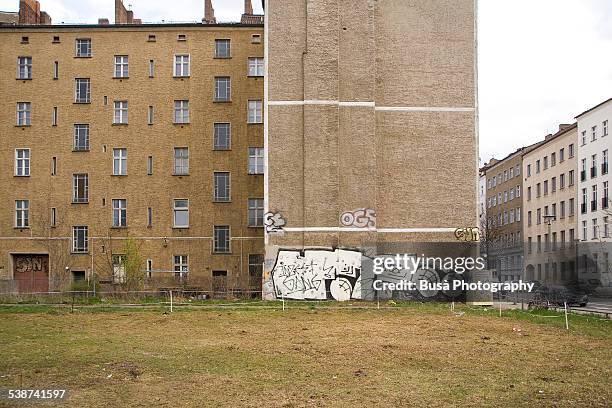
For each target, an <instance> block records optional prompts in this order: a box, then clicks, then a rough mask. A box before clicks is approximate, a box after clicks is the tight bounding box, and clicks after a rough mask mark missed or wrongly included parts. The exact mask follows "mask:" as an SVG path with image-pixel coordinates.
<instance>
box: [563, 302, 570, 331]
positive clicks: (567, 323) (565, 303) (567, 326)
mask: <svg viewBox="0 0 612 408" xmlns="http://www.w3.org/2000/svg"><path fill="white" fill-rule="evenodd" d="M563 305H564V306H565V330H569V322H568V321H567V302H563Z"/></svg>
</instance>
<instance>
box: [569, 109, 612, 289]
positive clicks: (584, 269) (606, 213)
mask: <svg viewBox="0 0 612 408" xmlns="http://www.w3.org/2000/svg"><path fill="white" fill-rule="evenodd" d="M611 118H612V99H608V100H607V101H605V102H603V103H601V104H599V105H597V106H595V107H593V108H591V109H589V110H587V111H586V112H583V113H581V114H580V115H578V116H577V117H576V120H577V121H578V144H577V146H578V149H577V150H578V171H579V173H580V179H579V190H578V192H577V193H578V202H579V203H580V212H579V215H578V230H579V238H580V239H581V240H582V241H583V243H582V244H581V246H580V247H581V251H580V254H579V268H578V269H579V274H580V280H583V281H586V282H589V280H592V283H593V284H598V282H599V283H601V284H602V285H604V286H608V287H609V286H612V278H611V275H612V270H611V269H612V263H611V259H610V253H612V210H611V208H612V201H611V197H612V196H611V195H610V182H611V181H612V176H610V151H611V150H612V137H611V136H610V122H609V121H610V119H611Z"/></svg>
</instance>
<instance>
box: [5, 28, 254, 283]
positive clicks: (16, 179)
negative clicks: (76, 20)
mask: <svg viewBox="0 0 612 408" xmlns="http://www.w3.org/2000/svg"><path fill="white" fill-rule="evenodd" d="M132 22H133V23H134V21H133V20H132ZM262 38H263V26H262V25H261V24H160V25H142V24H131V25H80V26H68V25H62V26H43V25H32V26H12V27H11V26H3V27H1V28H0V49H1V53H0V72H2V76H1V79H0V94H1V95H2V96H3V98H2V102H0V103H1V104H2V105H3V109H2V112H1V113H0V126H1V128H2V130H1V131H0V133H1V134H2V142H1V144H0V163H2V174H1V175H0V190H1V191H3V194H2V195H1V196H0V202H1V204H2V208H3V210H2V211H1V213H0V237H1V238H0V279H1V281H0V285H2V287H3V288H4V289H5V290H11V291H20V292H32V291H34V292H39V291H40V292H44V291H48V290H62V289H66V288H68V287H70V285H71V284H72V283H73V282H75V281H81V280H85V281H90V282H93V281H95V282H97V283H98V284H99V285H102V286H103V288H104V287H106V288H107V289H109V290H110V289H112V288H114V287H125V286H126V285H127V286H130V285H131V283H132V279H133V276H131V275H132V273H133V272H134V271H133V269H134V268H133V265H132V266H130V263H129V262H127V260H126V258H127V257H128V256H129V257H130V259H131V260H133V259H137V260H138V261H139V264H138V266H137V268H136V269H137V272H142V273H139V276H140V275H142V276H144V277H145V281H144V284H145V285H146V286H153V287H175V286H182V287H185V286H189V287H197V288H201V289H204V290H211V289H217V290H229V289H239V290H247V289H250V288H260V286H261V266H262V263H263V254H264V247H263V234H264V232H263V205H264V204H263V198H264V192H263V177H264V176H263V172H264V166H263V147H264V145H263V143H264V140H263V91H264V78H263V76H264V59H263V57H264V48H263V40H262ZM136 283H138V282H136ZM104 285H106V286H104Z"/></svg>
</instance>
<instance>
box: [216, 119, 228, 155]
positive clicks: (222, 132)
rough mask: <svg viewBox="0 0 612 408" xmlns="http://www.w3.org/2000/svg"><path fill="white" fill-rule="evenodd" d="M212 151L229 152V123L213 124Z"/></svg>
mask: <svg viewBox="0 0 612 408" xmlns="http://www.w3.org/2000/svg"><path fill="white" fill-rule="evenodd" d="M214 129H215V134H214V149H215V150H229V149H230V148H231V145H232V142H231V140H232V137H231V126H230V124H229V123H215V125H214Z"/></svg>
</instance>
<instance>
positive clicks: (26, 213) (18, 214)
mask: <svg viewBox="0 0 612 408" xmlns="http://www.w3.org/2000/svg"><path fill="white" fill-rule="evenodd" d="M29 226H30V201H29V200H16V201H15V227H16V228H28V227H29Z"/></svg>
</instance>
